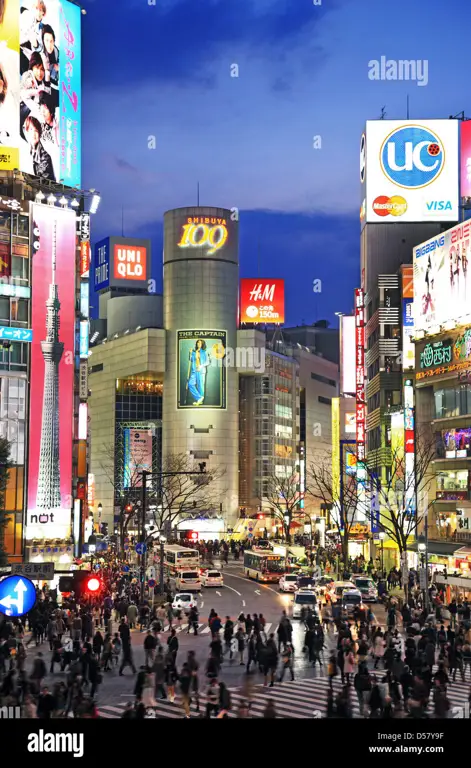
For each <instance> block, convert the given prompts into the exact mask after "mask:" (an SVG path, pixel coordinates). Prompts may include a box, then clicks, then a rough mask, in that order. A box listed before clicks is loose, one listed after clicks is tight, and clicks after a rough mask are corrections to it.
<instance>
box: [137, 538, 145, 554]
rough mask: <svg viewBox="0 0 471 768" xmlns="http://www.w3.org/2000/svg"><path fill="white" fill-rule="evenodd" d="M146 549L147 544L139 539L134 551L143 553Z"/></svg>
mask: <svg viewBox="0 0 471 768" xmlns="http://www.w3.org/2000/svg"><path fill="white" fill-rule="evenodd" d="M146 549H147V546H146V544H145V542H144V541H140V542H139V544H136V552H137V554H138V555H143V554H144V552H145V551H146Z"/></svg>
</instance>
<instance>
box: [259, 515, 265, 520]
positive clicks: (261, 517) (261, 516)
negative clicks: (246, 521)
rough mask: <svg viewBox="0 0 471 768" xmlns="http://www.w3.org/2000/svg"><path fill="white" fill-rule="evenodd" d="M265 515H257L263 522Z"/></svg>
mask: <svg viewBox="0 0 471 768" xmlns="http://www.w3.org/2000/svg"><path fill="white" fill-rule="evenodd" d="M264 517H265V515H257V520H263V519H264Z"/></svg>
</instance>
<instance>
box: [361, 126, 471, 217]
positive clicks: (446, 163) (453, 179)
mask: <svg viewBox="0 0 471 768" xmlns="http://www.w3.org/2000/svg"><path fill="white" fill-rule="evenodd" d="M365 136H366V138H365ZM360 169H362V170H361V171H360V173H361V175H363V179H364V183H363V184H362V188H363V186H366V194H365V193H363V192H362V199H363V197H366V211H365V221H366V222H367V223H374V224H383V223H384V224H387V223H394V222H396V221H400V222H406V221H412V222H426V221H450V222H451V221H458V219H459V207H458V204H459V195H458V192H459V190H458V121H457V120H423V121H420V122H414V121H413V120H369V121H368V122H367V124H366V132H365V133H364V134H363V135H362V139H361V146H360Z"/></svg>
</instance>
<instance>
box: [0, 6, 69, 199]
mask: <svg viewBox="0 0 471 768" xmlns="http://www.w3.org/2000/svg"><path fill="white" fill-rule="evenodd" d="M0 40H2V41H3V45H2V47H1V50H0V74H1V80H2V83H3V87H2V94H1V96H2V97H3V98H1V103H0V130H1V137H0V144H1V146H0V169H3V170H13V169H14V168H17V169H19V170H20V171H22V172H24V173H29V174H31V175H34V176H37V177H39V178H43V179H50V180H51V181H61V182H62V183H64V184H65V185H67V186H70V187H74V186H78V187H80V186H81V99H82V97H81V10H80V8H79V7H78V6H77V5H75V4H73V3H71V2H68V1H67V0H46V2H43V1H42V0H38V1H35V2H32V1H31V0H24V1H23V2H19V1H18V0H8V1H6V0H2V2H1V3H0Z"/></svg>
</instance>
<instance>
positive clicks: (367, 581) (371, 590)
mask: <svg viewBox="0 0 471 768" xmlns="http://www.w3.org/2000/svg"><path fill="white" fill-rule="evenodd" d="M353 581H354V582H355V586H356V588H357V589H359V590H360V592H361V596H362V598H363V602H364V603H367V602H371V603H375V602H377V600H378V590H377V588H376V584H375V583H374V581H373V579H371V578H370V577H369V576H354V577H353Z"/></svg>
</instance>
